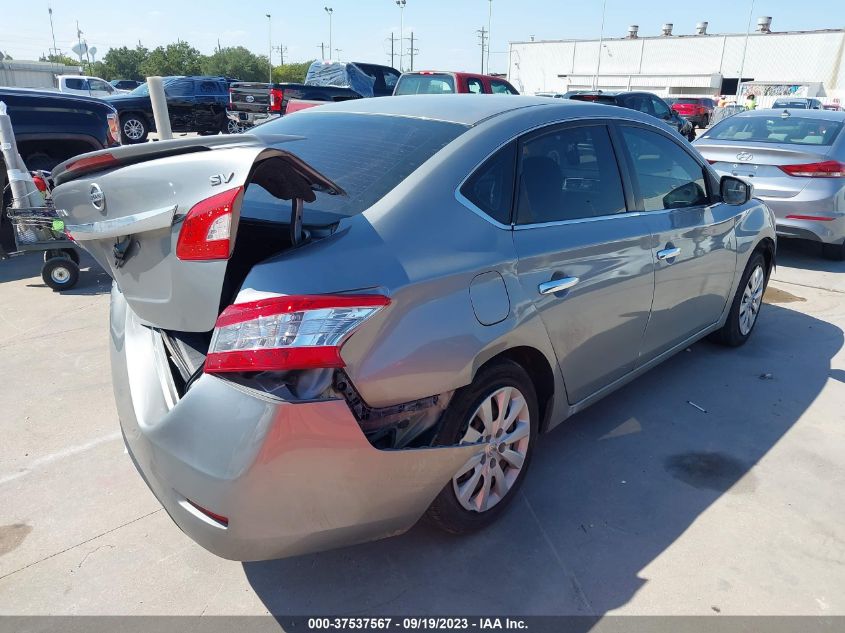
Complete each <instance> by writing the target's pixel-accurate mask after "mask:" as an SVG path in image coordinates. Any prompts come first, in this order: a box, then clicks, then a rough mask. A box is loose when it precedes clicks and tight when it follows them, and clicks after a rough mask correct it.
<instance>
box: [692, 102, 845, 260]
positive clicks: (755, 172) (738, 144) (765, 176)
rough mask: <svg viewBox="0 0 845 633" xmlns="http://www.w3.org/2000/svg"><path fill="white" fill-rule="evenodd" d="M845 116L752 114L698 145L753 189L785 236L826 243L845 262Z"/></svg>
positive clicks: (724, 170) (824, 246)
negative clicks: (769, 210) (843, 130)
mask: <svg viewBox="0 0 845 633" xmlns="http://www.w3.org/2000/svg"><path fill="white" fill-rule="evenodd" d="M843 126H845V112H831V111H827V110H751V111H748V112H742V113H740V114H737V115H735V116H732V117H730V118H729V119H725V120H723V121H721V122H720V123H718V124H717V125H715V126H713V127H712V128H710V129H709V130H708V131H707V132H705V133H704V134H703V135H701V136H700V137H699V138H698V139H697V140H696V141H695V143H694V145H695V148H696V149H697V150H698V151H699V152H701V154H702V155H703V156H704V158H706V159H707V160H708V161H709V162H710V164H711V165H713V168H714V169H715V170H716V172H717V173H719V174H721V175H728V176H736V177H738V178H742V179H744V180H745V181H747V182H749V183H751V184H753V185H754V196H755V197H757V198H759V199H760V200H763V201H764V202H765V203H766V204H767V205H768V206H769V207H770V208H771V209H772V210H773V211H774V212H775V216H776V217H777V232H778V235H781V236H783V237H794V238H802V239H810V240H814V241H816V242H821V243H822V249H823V253H824V255H825V256H826V257H829V258H831V259H845V244H844V243H845V133H843V132H842V128H843Z"/></svg>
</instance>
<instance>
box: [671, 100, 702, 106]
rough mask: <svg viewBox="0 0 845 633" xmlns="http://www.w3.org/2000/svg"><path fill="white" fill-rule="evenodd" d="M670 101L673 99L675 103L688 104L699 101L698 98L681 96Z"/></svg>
mask: <svg viewBox="0 0 845 633" xmlns="http://www.w3.org/2000/svg"><path fill="white" fill-rule="evenodd" d="M672 101H674V102H675V103H689V104H692V105H697V104H698V102H699V100H698V99H683V98H679V99H673V100H672Z"/></svg>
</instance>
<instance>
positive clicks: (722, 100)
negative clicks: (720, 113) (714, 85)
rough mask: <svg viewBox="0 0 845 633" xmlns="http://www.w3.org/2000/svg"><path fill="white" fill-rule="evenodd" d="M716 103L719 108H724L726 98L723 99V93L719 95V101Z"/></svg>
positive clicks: (726, 103)
mask: <svg viewBox="0 0 845 633" xmlns="http://www.w3.org/2000/svg"><path fill="white" fill-rule="evenodd" d="M717 105H718V107H720V108H724V107H725V106H726V105H728V100H727V99H725V95H720V96H719V103H718V104H717Z"/></svg>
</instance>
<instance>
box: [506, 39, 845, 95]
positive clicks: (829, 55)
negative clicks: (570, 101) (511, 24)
mask: <svg viewBox="0 0 845 633" xmlns="http://www.w3.org/2000/svg"><path fill="white" fill-rule="evenodd" d="M744 46H745V34H744V33H743V34H737V35H690V36H667V37H641V38H637V39H610V40H605V41H604V42H603V44H602V47H601V48H602V55H601V69H600V73H599V75H600V79H599V87H600V88H603V89H611V88H617V89H620V88H621V89H628V88H641V89H649V90H654V91H656V92H658V93H661V94H664V95H665V94H668V93H669V92H670V90H671V92H673V93H681V92H688V93H702V94H715V93H716V92H718V88H719V86H720V85H721V78H722V77H725V78H736V77H738V76H739V70H740V65H741V63H742V50H743V47H744ZM598 50H599V42H598V40H579V41H549V42H513V43H512V44H511V51H510V68H509V73H508V76H509V78H510V80H511V82H512V83H513V84H514V85H515V86H516V87H517V88H518V89H519V90H520V92H524V93H529V94H530V93H533V92H538V91H544V90H554V91H560V92H563V91H566V90H568V89H574V88H589V87H591V85H592V81H593V75H594V73H595V72H596V63H597V55H598ZM843 57H845V31H842V30H831V31H811V32H800V33H799V32H795V33H767V34H764V33H752V34H751V36H750V37H749V38H748V53H747V55H746V59H745V68H744V71H743V73H742V74H743V76H744V77H745V78H753V79H754V80H755V81H772V82H781V81H782V82H789V83H793V82H794V83H804V82H806V83H821V84H822V86H823V89H824V93H825V96H828V97H836V96H839V97H845V61H843ZM559 75H563V76H562V77H561V76H559Z"/></svg>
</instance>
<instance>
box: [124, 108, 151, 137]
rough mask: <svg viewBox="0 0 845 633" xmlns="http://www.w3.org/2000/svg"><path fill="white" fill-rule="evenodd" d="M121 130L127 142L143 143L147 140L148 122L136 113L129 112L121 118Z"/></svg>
mask: <svg viewBox="0 0 845 633" xmlns="http://www.w3.org/2000/svg"><path fill="white" fill-rule="evenodd" d="M120 132H121V134H122V135H123V140H124V141H125V142H127V143H143V142H144V141H146V140H147V134H148V133H149V130H148V129H147V122H146V121H144V120H143V119H142V118H141V117H140V116H138V115H136V114H127V115H126V116H124V117H123V118H121V120H120Z"/></svg>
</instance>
